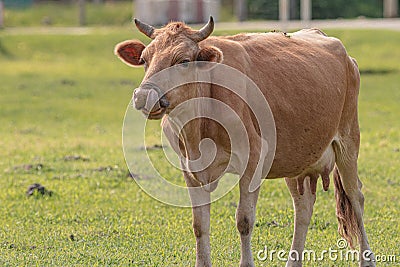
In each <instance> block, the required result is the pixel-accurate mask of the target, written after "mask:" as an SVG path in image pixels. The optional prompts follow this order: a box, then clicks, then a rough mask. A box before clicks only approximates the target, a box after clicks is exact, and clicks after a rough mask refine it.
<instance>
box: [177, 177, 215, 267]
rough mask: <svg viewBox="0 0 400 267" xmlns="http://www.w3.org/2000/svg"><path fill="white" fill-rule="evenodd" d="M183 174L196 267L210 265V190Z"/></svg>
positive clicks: (208, 266) (207, 266)
mask: <svg viewBox="0 0 400 267" xmlns="http://www.w3.org/2000/svg"><path fill="white" fill-rule="evenodd" d="M184 176H185V180H186V184H187V186H188V188H189V189H188V190H189V195H190V199H191V201H192V215H193V232H194V235H195V237H196V267H210V266H211V248H210V202H211V201H210V192H207V191H205V190H204V189H203V188H201V187H198V185H197V184H196V183H195V182H194V180H193V178H192V177H190V175H189V174H188V173H187V172H184ZM204 203H206V204H204Z"/></svg>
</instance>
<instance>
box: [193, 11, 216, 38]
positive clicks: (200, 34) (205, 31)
mask: <svg viewBox="0 0 400 267" xmlns="http://www.w3.org/2000/svg"><path fill="white" fill-rule="evenodd" d="M213 30H214V19H213V17H212V16H210V19H209V21H208V22H207V24H206V25H204V27H203V28H201V29H200V30H198V31H197V32H196V33H195V34H194V35H193V38H192V39H193V41H195V42H200V41H203V40H204V39H206V38H207V37H208V36H210V34H211V33H212V32H213Z"/></svg>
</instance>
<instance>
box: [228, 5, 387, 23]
mask: <svg viewBox="0 0 400 267" xmlns="http://www.w3.org/2000/svg"><path fill="white" fill-rule="evenodd" d="M236 1H237V0H221V2H222V5H223V6H225V7H232V9H234V5H235V2H236ZM290 7H291V8H290V18H291V19H300V0H290ZM247 10H248V16H247V17H248V19H267V20H276V19H278V18H279V0H247ZM382 12H383V0H312V18H313V19H336V18H355V17H359V16H365V17H370V18H381V17H382Z"/></svg>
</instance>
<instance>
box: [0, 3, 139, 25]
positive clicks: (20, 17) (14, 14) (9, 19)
mask: <svg viewBox="0 0 400 267" xmlns="http://www.w3.org/2000/svg"><path fill="white" fill-rule="evenodd" d="M73 2H74V3H71V4H60V3H51V2H49V3H42V4H34V5H33V6H32V7H29V8H6V9H5V13H4V23H5V27H16V26H19V27H21V26H43V25H49V26H78V25H79V7H78V4H77V3H76V2H75V1H73ZM87 2H88V3H87V4H86V23H87V25H89V26H90V25H117V26H120V25H123V24H127V23H130V22H131V20H132V12H133V7H132V1H124V2H110V1H108V2H106V3H104V4H99V5H96V4H93V3H90V2H89V1H87Z"/></svg>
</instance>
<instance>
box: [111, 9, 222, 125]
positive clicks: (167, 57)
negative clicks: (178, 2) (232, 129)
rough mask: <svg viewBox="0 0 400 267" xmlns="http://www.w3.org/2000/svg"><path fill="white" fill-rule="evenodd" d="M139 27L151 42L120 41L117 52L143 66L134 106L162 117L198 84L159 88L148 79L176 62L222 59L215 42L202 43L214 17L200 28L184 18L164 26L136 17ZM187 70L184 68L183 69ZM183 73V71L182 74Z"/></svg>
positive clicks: (130, 64)
mask: <svg viewBox="0 0 400 267" xmlns="http://www.w3.org/2000/svg"><path fill="white" fill-rule="evenodd" d="M135 24H136V27H137V28H138V29H139V30H140V31H141V32H142V33H144V34H145V35H146V36H148V37H149V38H151V39H152V41H151V43H150V44H149V45H148V46H145V45H144V44H143V43H141V42H140V41H138V40H128V41H124V42H121V43H119V44H117V45H116V47H115V54H116V55H117V56H118V57H119V58H120V59H121V60H122V61H123V62H125V63H126V64H128V65H129V66H132V67H138V66H143V67H144V69H145V72H146V73H145V77H144V78H143V81H142V83H141V85H140V86H139V87H138V88H136V89H135V91H134V94H133V100H134V105H135V108H136V109H138V110H142V112H143V113H144V114H145V115H147V118H149V119H160V118H161V117H162V116H163V115H164V114H165V113H169V111H171V110H172V109H173V108H174V107H176V106H177V105H178V104H179V103H182V102H184V101H185V100H187V99H190V98H192V97H195V94H196V88H195V87H193V86H190V85H185V86H181V87H179V88H177V89H174V90H169V91H168V92H167V93H166V94H165V95H163V92H164V90H165V89H162V88H158V87H157V86H156V85H155V84H154V83H151V82H149V81H150V77H152V76H153V75H154V74H156V73H158V72H160V71H162V70H164V69H166V68H169V67H171V66H174V65H178V64H181V65H180V67H182V68H185V66H187V65H188V63H189V62H192V61H211V62H221V61H222V52H221V50H220V49H218V48H216V47H213V46H202V47H200V46H199V43H200V42H201V41H203V40H204V39H206V38H207V37H208V36H209V35H210V34H211V33H212V31H213V29H214V21H213V18H212V17H210V20H209V21H208V23H207V24H206V25H205V26H204V27H203V28H201V29H200V30H193V29H191V28H190V27H188V26H186V25H185V24H184V23H182V22H171V23H169V24H167V25H166V26H165V27H163V28H161V29H155V28H154V27H152V26H150V25H147V24H145V23H143V22H140V21H139V20H137V19H135ZM183 73H184V72H183ZM183 75H184V74H183Z"/></svg>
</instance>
